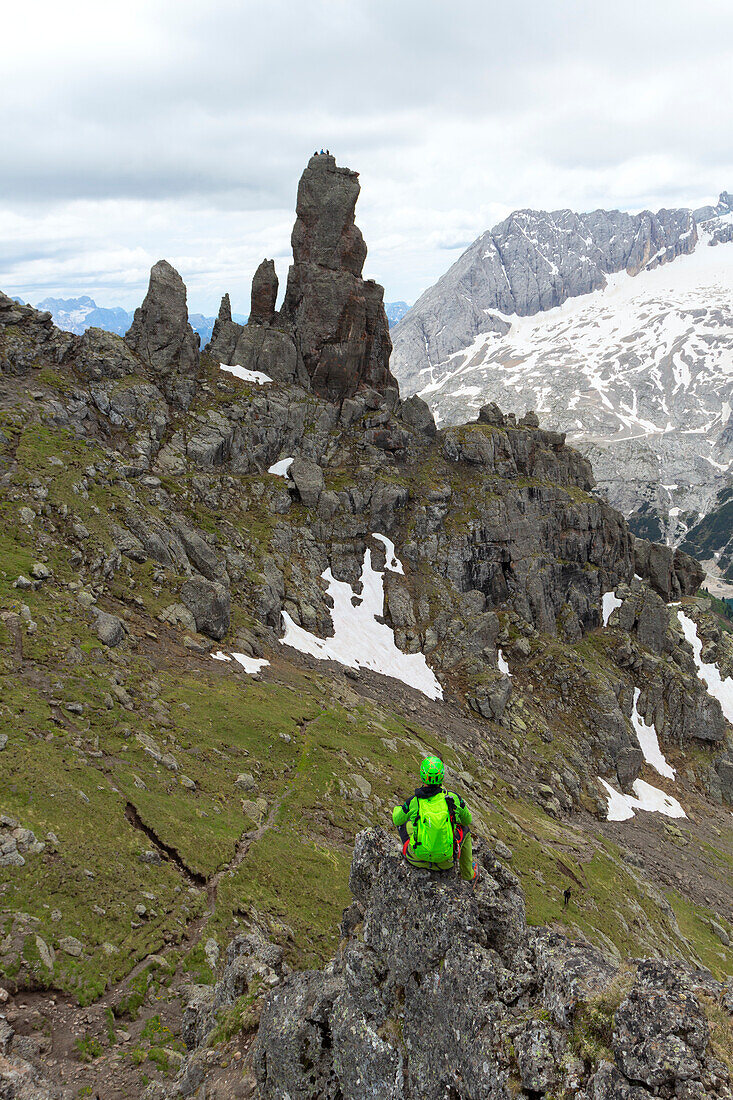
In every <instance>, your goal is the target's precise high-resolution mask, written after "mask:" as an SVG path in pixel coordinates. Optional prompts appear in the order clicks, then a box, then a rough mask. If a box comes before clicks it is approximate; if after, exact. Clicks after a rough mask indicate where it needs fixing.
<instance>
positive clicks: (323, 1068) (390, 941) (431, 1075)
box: [253, 829, 731, 1100]
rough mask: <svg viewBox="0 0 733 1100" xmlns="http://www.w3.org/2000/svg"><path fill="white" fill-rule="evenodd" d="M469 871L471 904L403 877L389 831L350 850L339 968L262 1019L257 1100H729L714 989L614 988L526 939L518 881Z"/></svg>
mask: <svg viewBox="0 0 733 1100" xmlns="http://www.w3.org/2000/svg"><path fill="white" fill-rule="evenodd" d="M479 859H480V862H481V865H482V870H481V875H480V878H479V880H478V882H477V884H476V885H475V886H471V885H469V884H467V883H463V882H461V881H460V880H457V879H455V878H453V877H452V875H449V876H447V877H446V876H441V875H435V874H431V873H429V872H422V871H415V870H413V869H411V868H409V867H408V866H407V865H406V863H405V862H404V861H403V860H402V859H401V858H400V856H399V854H398V851H397V845H396V843H395V842H394V841H393V840H392V839H391V838H390V837H389V836H388V834H387V833H385V832H384V831H383V830H380V829H371V830H368V831H367V832H364V833H360V834H359V836H358V837H357V841H356V846H355V850H354V858H353V862H352V867H351V877H350V880H349V886H350V888H351V892H352V894H353V896H354V901H353V903H352V904H351V906H350V907H349V908H348V909H347V910H346V912H345V913H344V919H343V922H342V926H341V931H342V936H343V940H342V943H341V946H340V948H339V952H338V954H337V956H336V958H335V959H334V960H333V962H332V963H331V964H330V965H329V966H328V967H327V968H326V969H325V970H323V971H307V972H305V973H300V974H294V975H292V976H290V977H289V978H287V979H286V980H285V981H284V982H283V983H282V984H281V985H279V986H277V987H276V988H275V989H274V990H273V991H272V992H271V993H270V994H269V996H268V998H267V1000H266V1002H265V1006H264V1009H263V1012H262V1016H261V1021H260V1027H259V1032H258V1035H257V1039H256V1042H255V1046H254V1050H253V1066H254V1070H255V1074H256V1078H257V1084H258V1087H259V1096H260V1097H261V1100H276V1098H277V1100H281V1098H282V1097H284V1096H288V1097H289V1098H290V1100H311V1098H312V1097H314V1096H318V1097H323V1098H332V1100H336V1098H339V1100H362V1098H366V1097H380V1098H392V1100H410V1098H415V1100H417V1098H419V1100H444V1098H445V1097H446V1096H450V1097H453V1100H479V1098H481V1100H487V1098H493V1100H509V1097H510V1096H516V1095H522V1096H527V1097H533V1098H538V1097H541V1096H549V1095H553V1096H575V1097H577V1098H578V1100H581V1098H582V1100H643V1098H644V1097H648V1096H652V1095H657V1096H660V1095H661V1096H670V1097H671V1096H676V1097H691V1098H692V1097H700V1098H702V1097H708V1098H712V1097H730V1096H731V1092H730V1088H729V1074H728V1070H727V1069H726V1067H725V1066H724V1065H723V1064H722V1063H721V1062H720V1061H718V1060H717V1059H716V1058H715V1057H714V1055H713V1052H712V1050H711V1046H710V1029H709V1025H708V1021H707V1017H706V1014H705V1011H704V1007H703V1004H704V1002H703V1001H702V999H701V996H704V997H706V998H718V999H720V998H721V997H722V996H723V993H724V990H723V988H722V987H721V986H720V985H719V984H718V983H717V982H715V981H714V980H713V979H712V977H711V976H710V975H709V974H708V973H707V972H705V971H692V970H690V969H688V968H687V967H685V966H684V965H682V964H672V963H663V962H659V961H656V960H654V961H646V962H641V963H639V964H638V965H637V967H636V969H635V970H633V969H631V970H629V971H628V972H627V973H621V972H619V971H618V970H617V967H616V965H615V964H612V963H611V962H609V961H608V960H607V959H606V958H604V956H603V955H602V954H600V952H598V951H597V950H595V949H594V948H592V947H590V946H589V945H587V944H585V943H580V944H576V943H573V942H571V941H570V940H568V939H567V938H566V937H564V936H562V935H559V934H558V933H555V932H550V931H548V930H547V929H538V930H530V929H528V928H527V925H526V922H525V917H524V898H523V893H522V890H521V887H520V885H519V881H518V879H517V878H516V877H515V876H514V875H513V874H511V873H510V872H508V871H507V870H505V869H504V868H503V867H502V866H501V864H499V863H497V862H496V861H495V860H494V859H493V858H492V857H491V856H490V854H489V853H488V852H486V851H485V850H483V849H481V848H480V846H479ZM599 1040H600V1041H599ZM606 1044H607V1047H606ZM604 1049H605V1057H604V1054H603V1053H602V1052H603V1051H604Z"/></svg>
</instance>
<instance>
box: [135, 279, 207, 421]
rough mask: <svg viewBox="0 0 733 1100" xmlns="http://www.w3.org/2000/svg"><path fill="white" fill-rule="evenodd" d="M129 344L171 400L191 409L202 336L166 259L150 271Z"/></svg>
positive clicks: (180, 280) (183, 290)
mask: <svg viewBox="0 0 733 1100" xmlns="http://www.w3.org/2000/svg"><path fill="white" fill-rule="evenodd" d="M125 342H126V343H127V344H128V345H129V347H131V348H132V350H133V351H134V352H136V353H137V354H138V355H139V356H140V358H141V359H143V361H144V362H146V363H149V364H150V366H151V367H152V368H153V370H154V371H155V374H156V377H157V378H159V379H160V385H161V388H162V389H163V391H164V392H165V394H166V396H167V397H168V398H169V400H171V401H173V402H174V403H175V404H179V405H182V406H183V407H184V408H187V407H188V405H189V404H190V402H191V398H192V396H193V390H194V385H195V378H196V373H197V371H198V365H199V337H198V335H197V334H196V333H195V332H194V331H193V329H192V328H191V326H190V325H189V323H188V307H187V306H186V287H185V285H184V283H183V279H182V278H181V276H180V275H179V274H178V272H177V271H176V270H175V268H173V267H171V265H170V264H169V263H168V262H167V261H166V260H159V261H158V263H157V264H155V265H154V266H153V267H152V268H151V271H150V285H149V287H148V292H147V294H146V295H145V299H144V301H143V304H142V305H141V306H140V307H139V308H138V309H136V310H135V319H134V320H133V322H132V325H131V327H130V330H129V332H128V333H127V335H126V336H125Z"/></svg>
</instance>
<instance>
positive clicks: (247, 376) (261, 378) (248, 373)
mask: <svg viewBox="0 0 733 1100" xmlns="http://www.w3.org/2000/svg"><path fill="white" fill-rule="evenodd" d="M219 366H220V367H221V369H222V370H225V371H229V373H230V374H233V375H234V377H235V378H241V379H242V381H243V382H256V383H257V385H258V386H264V385H265V383H266V382H272V381H273V379H272V378H270V376H269V374H265V373H264V372H263V371H261V370H247V368H246V367H240V366H239V364H238V363H220V364H219Z"/></svg>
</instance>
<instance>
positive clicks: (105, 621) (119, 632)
mask: <svg viewBox="0 0 733 1100" xmlns="http://www.w3.org/2000/svg"><path fill="white" fill-rule="evenodd" d="M94 612H95V614H96V622H95V624H94V626H95V629H96V631H97V637H98V638H99V640H100V642H104V644H105V645H108V646H111V647H114V646H118V645H119V644H120V642H122V641H124V638H125V633H126V630H125V624H124V623H123V622H122V619H118V618H117V616H116V615H110V614H108V613H107V612H106V611H99V610H98V609H97V608H94Z"/></svg>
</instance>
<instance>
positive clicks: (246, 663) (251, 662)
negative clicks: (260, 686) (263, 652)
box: [211, 650, 270, 676]
mask: <svg viewBox="0 0 733 1100" xmlns="http://www.w3.org/2000/svg"><path fill="white" fill-rule="evenodd" d="M211 657H212V659H213V660H214V661H231V660H232V657H233V658H234V660H235V661H237V662H238V663H239V664H240V665H241V666H242V668H243V669H244V671H245V672H248V673H249V674H250V676H256V675H257V673H258V672H259V671H260V669H261V668H264V667H265V665H269V663H270V662H269V661H266V660H265V658H264V657H249V656H248V655H247V654H246V653H232V656H231V657H230V656H229V654H228V653H222V651H221V650H218V652H217V653H212V654H211Z"/></svg>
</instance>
